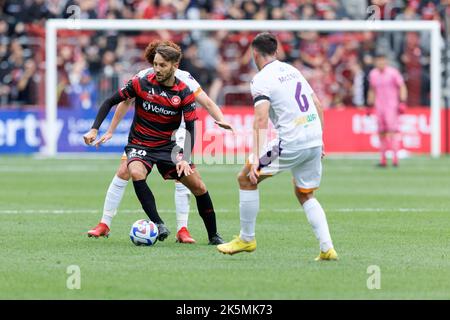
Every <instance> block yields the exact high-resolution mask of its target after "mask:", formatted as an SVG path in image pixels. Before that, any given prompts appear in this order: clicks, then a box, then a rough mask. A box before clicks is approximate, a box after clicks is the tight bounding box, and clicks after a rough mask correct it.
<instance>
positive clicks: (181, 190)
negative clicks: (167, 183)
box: [175, 182, 191, 231]
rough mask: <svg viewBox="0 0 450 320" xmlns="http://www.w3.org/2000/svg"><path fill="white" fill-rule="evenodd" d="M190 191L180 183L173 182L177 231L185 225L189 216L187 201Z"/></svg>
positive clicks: (189, 198)
mask: <svg viewBox="0 0 450 320" xmlns="http://www.w3.org/2000/svg"><path fill="white" fill-rule="evenodd" d="M190 200H191V191H189V189H188V188H187V187H186V186H185V185H184V184H182V183H178V182H176V183H175V212H176V216H177V231H179V230H180V229H181V228H183V227H186V228H187V224H188V218H189V203H190Z"/></svg>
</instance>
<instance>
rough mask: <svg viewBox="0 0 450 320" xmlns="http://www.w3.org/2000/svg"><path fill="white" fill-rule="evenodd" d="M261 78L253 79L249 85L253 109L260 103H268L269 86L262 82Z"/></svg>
mask: <svg viewBox="0 0 450 320" xmlns="http://www.w3.org/2000/svg"><path fill="white" fill-rule="evenodd" d="M263 80H264V79H261V77H255V78H253V80H252V82H251V83H250V91H251V93H252V98H253V104H254V105H255V107H256V106H257V105H258V104H260V103H261V102H262V101H269V102H270V96H271V94H270V84H269V82H268V81H263Z"/></svg>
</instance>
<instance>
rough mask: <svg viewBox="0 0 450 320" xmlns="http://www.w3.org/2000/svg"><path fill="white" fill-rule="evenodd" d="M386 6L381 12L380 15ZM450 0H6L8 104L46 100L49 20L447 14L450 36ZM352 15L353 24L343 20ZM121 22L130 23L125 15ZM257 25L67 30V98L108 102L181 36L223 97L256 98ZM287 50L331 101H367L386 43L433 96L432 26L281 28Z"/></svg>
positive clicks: (414, 96)
mask: <svg viewBox="0 0 450 320" xmlns="http://www.w3.org/2000/svg"><path fill="white" fill-rule="evenodd" d="M374 15H376V16H374ZM449 17H450V0H425V1H424V0H422V1H418V0H409V1H403V0H402V1H400V0H399V1H396V0H393V1H389V0H372V1H367V0H316V1H313V0H245V1H244V0H0V106H1V107H2V108H24V107H28V106H33V107H35V106H43V105H44V102H45V95H44V92H45V82H44V79H45V50H44V49H45V21H46V20H47V19H49V18H66V19H77V18H80V19H117V20H119V19H254V20H266V19H267V20H278V19H282V20H355V19H373V18H377V19H378V18H379V19H383V20H401V21H406V20H438V21H440V23H441V26H442V36H443V38H444V39H448V32H447V31H448V30H449V25H450V22H449V19H450V18H449ZM343 23H345V22H344V21H343ZM118 26H120V23H118ZM254 34H255V33H253V32H227V31H214V32H200V31H194V32H173V31H159V32H150V31H142V32H135V31H133V32H121V31H75V30H62V31H60V32H59V33H58V57H57V64H58V88H55V90H56V92H57V94H58V103H59V105H60V106H61V107H67V108H83V109H91V108H97V107H98V105H99V101H100V100H101V99H104V98H105V97H106V96H108V95H110V94H111V93H112V92H113V91H114V90H117V89H118V88H119V87H120V86H121V85H122V84H123V83H124V82H125V81H126V80H127V79H128V78H130V77H131V76H132V75H133V74H135V73H137V72H138V71H139V70H141V69H143V68H146V67H147V65H146V63H145V62H144V59H143V49H144V48H145V46H146V45H147V44H148V43H149V42H150V41H152V40H153V39H158V38H162V39H171V40H173V41H175V42H177V43H178V44H179V45H180V46H181V47H182V49H183V60H182V63H181V65H180V68H182V69H184V70H187V71H189V72H190V73H191V74H192V75H193V76H194V77H195V78H196V79H197V80H198V81H199V82H200V83H201V85H202V87H203V89H204V90H205V91H206V92H207V93H208V94H209V95H210V96H211V97H212V98H213V99H214V100H216V101H217V102H218V103H219V104H220V105H224V104H226V105H250V104H251V98H250V95H249V84H248V83H249V80H250V79H251V78H252V76H253V75H254V73H255V72H256V69H255V67H254V65H253V63H252V61H251V54H250V50H249V45H250V42H251V39H252V37H253V36H254ZM276 34H277V36H278V38H279V41H280V52H279V54H280V59H283V60H286V61H288V62H290V63H292V64H294V65H295V66H296V67H297V68H299V69H300V70H301V71H302V72H303V74H304V75H305V77H306V78H307V79H308V80H309V81H310V83H311V85H312V87H313V89H314V90H315V91H316V93H317V95H318V96H319V97H320V98H321V99H322V100H323V104H324V105H325V106H326V107H328V108H333V107H340V106H357V107H358V106H364V105H365V104H366V93H367V86H368V83H367V75H368V72H369V71H370V70H371V68H372V67H373V57H374V55H375V53H376V52H377V51H383V52H385V53H387V54H388V57H389V59H390V60H391V64H393V65H394V66H396V67H398V68H399V69H400V70H401V71H402V73H403V75H404V77H405V80H406V83H407V87H408V89H409V92H410V94H409V98H408V99H409V100H408V104H409V105H411V106H417V105H429V90H430V88H429V64H430V59H429V57H430V43H429V39H430V37H429V35H428V34H427V33H426V32H420V33H418V32H406V33H402V32H396V33H394V32H384V33H377V32H352V33H344V32H327V33H319V32H313V31H308V32H287V31H286V32H276Z"/></svg>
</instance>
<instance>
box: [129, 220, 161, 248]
mask: <svg viewBox="0 0 450 320" xmlns="http://www.w3.org/2000/svg"><path fill="white" fill-rule="evenodd" d="M130 239H131V242H133V243H134V244H135V245H137V246H141V245H142V246H151V245H154V244H155V243H156V241H158V227H157V226H156V224H155V223H153V222H152V221H149V220H145V219H141V220H138V221H136V222H135V223H133V225H132V226H131V230H130Z"/></svg>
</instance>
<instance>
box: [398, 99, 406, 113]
mask: <svg viewBox="0 0 450 320" xmlns="http://www.w3.org/2000/svg"><path fill="white" fill-rule="evenodd" d="M406 108H407V107H406V103H404V102H400V104H399V105H398V113H399V114H404V113H405V112H406Z"/></svg>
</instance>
